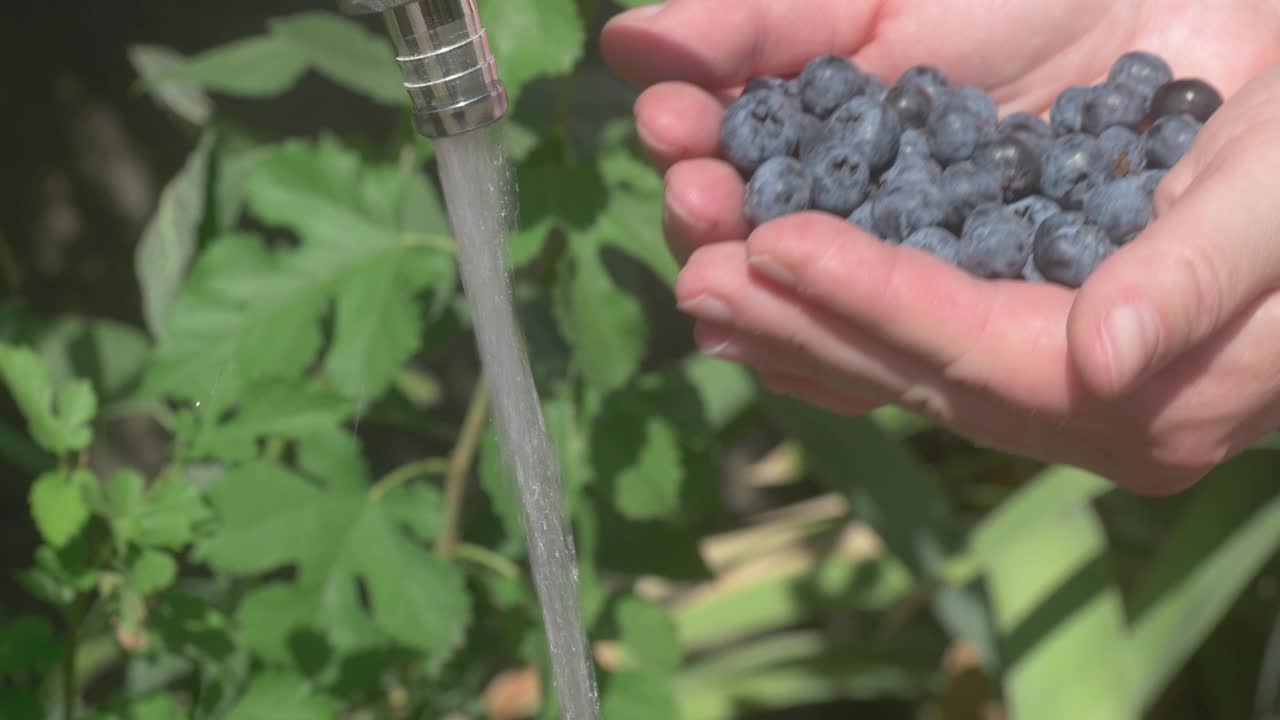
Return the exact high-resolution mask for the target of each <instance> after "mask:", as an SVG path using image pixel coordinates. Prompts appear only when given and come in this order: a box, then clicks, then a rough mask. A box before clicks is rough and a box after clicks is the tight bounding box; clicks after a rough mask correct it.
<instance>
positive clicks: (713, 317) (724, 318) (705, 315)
mask: <svg viewBox="0 0 1280 720" xmlns="http://www.w3.org/2000/svg"><path fill="white" fill-rule="evenodd" d="M680 310H681V312H684V313H687V314H689V315H692V316H693V317H695V318H698V319H699V320H710V321H711V322H720V323H729V322H733V310H731V309H730V308H729V304H728V303H726V302H725V301H723V300H721V299H719V298H715V297H711V296H710V295H699V296H697V297H695V298H693V299H691V300H689V301H688V302H684V303H681V304H680Z"/></svg>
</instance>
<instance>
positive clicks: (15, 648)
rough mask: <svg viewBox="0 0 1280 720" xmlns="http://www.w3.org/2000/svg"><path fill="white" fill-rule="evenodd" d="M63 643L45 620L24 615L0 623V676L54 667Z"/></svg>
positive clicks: (38, 671)
mask: <svg viewBox="0 0 1280 720" xmlns="http://www.w3.org/2000/svg"><path fill="white" fill-rule="evenodd" d="M62 648H63V645H62V643H61V642H60V641H59V639H58V637H57V635H56V634H55V633H54V630H53V625H51V624H50V623H49V621H48V620H46V619H45V618H42V617H36V616H34V615H23V616H20V617H16V618H13V619H11V620H8V621H6V622H5V623H4V624H3V625H0V677H3V676H5V675H15V674H17V673H21V672H34V673H36V674H43V673H46V672H48V671H49V670H51V669H53V668H54V667H56V666H57V665H58V663H59V661H60V660H61V657H62Z"/></svg>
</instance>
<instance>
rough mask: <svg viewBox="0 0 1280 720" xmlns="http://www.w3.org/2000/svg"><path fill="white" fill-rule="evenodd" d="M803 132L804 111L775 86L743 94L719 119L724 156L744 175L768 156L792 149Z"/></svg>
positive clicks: (774, 155)
mask: <svg viewBox="0 0 1280 720" xmlns="http://www.w3.org/2000/svg"><path fill="white" fill-rule="evenodd" d="M804 132H805V123H804V114H803V113H802V112H801V111H800V108H799V106H797V105H796V103H795V101H794V100H792V99H791V98H789V97H787V95H786V94H785V93H783V92H781V91H778V90H759V91H757V92H753V93H750V94H747V95H743V96H742V97H740V98H738V99H737V100H736V101H734V102H733V104H732V105H730V106H729V108H728V109H727V110H726V111H725V114H724V119H723V120H722V121H721V123H720V139H721V145H722V146H723V147H724V154H725V157H726V158H727V159H728V160H729V162H730V163H732V164H733V166H734V167H736V168H738V170H739V171H740V172H742V173H743V174H744V175H747V176H750V175H751V173H753V172H755V170H756V168H758V167H760V166H761V165H762V164H764V162H765V161H766V160H768V159H770V158H774V157H782V156H786V155H791V154H792V153H794V152H795V151H796V148H797V146H798V145H799V142H800V138H801V136H802V134H803V133H804Z"/></svg>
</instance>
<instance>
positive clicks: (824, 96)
mask: <svg viewBox="0 0 1280 720" xmlns="http://www.w3.org/2000/svg"><path fill="white" fill-rule="evenodd" d="M799 79H800V101H801V103H803V104H804V109H805V110H807V111H809V112H811V113H813V114H814V115H817V116H818V117H821V118H825V117H827V116H828V115H830V114H831V113H833V112H835V110H836V108H838V107H840V106H841V105H844V104H845V103H847V102H849V101H850V100H852V99H853V98H854V97H855V96H856V95H858V94H859V93H861V92H862V89H863V87H864V85H865V82H866V81H865V80H864V79H863V77H862V73H861V72H860V71H859V70H858V68H857V66H855V65H854V64H853V62H852V61H850V60H849V59H848V58H845V57H841V56H839V55H822V56H819V57H816V58H814V59H813V60H810V61H809V64H808V65H805V67H804V70H802V71H801V72H800V77H799Z"/></svg>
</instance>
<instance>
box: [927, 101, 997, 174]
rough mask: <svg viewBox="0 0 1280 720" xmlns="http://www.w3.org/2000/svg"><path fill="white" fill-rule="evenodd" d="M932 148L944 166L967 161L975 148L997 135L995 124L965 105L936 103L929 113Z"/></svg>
mask: <svg viewBox="0 0 1280 720" xmlns="http://www.w3.org/2000/svg"><path fill="white" fill-rule="evenodd" d="M928 132H929V148H930V150H931V151H932V153H933V156H934V157H935V158H937V160H938V162H940V163H942V164H943V165H950V164H952V163H957V162H961V161H962V160H968V159H969V158H970V157H972V156H973V151H974V150H976V149H978V146H979V145H981V144H982V143H983V142H985V141H986V140H987V139H988V138H989V137H991V136H992V135H994V133H995V126H994V125H993V124H992V123H990V122H989V121H987V120H986V119H985V118H983V117H981V116H979V115H976V114H974V113H972V112H970V111H968V110H966V109H964V107H962V106H960V105H958V104H955V103H949V104H944V105H943V106H941V107H940V108H939V107H937V106H935V107H934V109H933V113H932V114H931V115H930V116H929V124H928Z"/></svg>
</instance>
